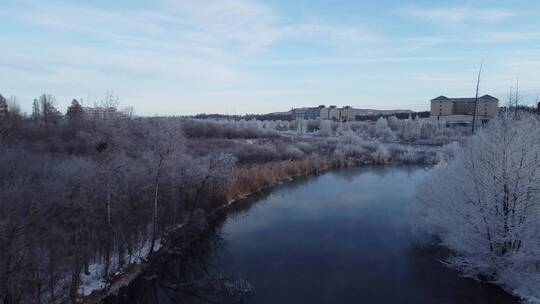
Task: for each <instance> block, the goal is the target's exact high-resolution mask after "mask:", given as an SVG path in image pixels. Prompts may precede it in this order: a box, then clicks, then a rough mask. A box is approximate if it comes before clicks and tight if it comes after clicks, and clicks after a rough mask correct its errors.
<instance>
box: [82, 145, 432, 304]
mask: <svg viewBox="0 0 540 304" xmlns="http://www.w3.org/2000/svg"><path fill="white" fill-rule="evenodd" d="M394 155H401V154H395V153H394ZM413 159H423V158H420V157H416V158H413ZM397 163H403V159H401V158H397V157H394V160H390V159H386V160H385V161H384V162H381V159H380V158H376V157H373V158H367V157H363V158H353V157H349V158H346V159H337V158H334V159H321V158H320V157H312V158H307V159H303V160H297V161H294V160H292V161H278V162H271V163H265V164H256V165H251V166H244V167H241V168H238V169H237V170H236V171H235V179H234V180H235V182H234V184H231V186H230V187H229V189H228V190H227V191H226V192H225V193H226V195H225V199H224V200H223V201H222V203H221V204H217V207H215V208H214V209H212V210H210V211H209V212H205V211H203V210H202V209H199V210H197V211H196V212H193V213H192V216H190V217H188V218H186V220H185V221H184V222H183V223H182V224H180V225H179V226H178V227H177V228H176V229H174V230H172V231H170V232H169V233H167V234H166V235H165V236H164V237H163V238H162V239H161V245H162V247H161V248H160V249H159V250H158V251H157V252H155V253H153V254H152V255H150V256H147V257H145V258H144V259H142V260H140V261H139V262H137V263H133V264H131V265H128V266H127V267H125V268H124V269H125V270H124V271H121V272H119V273H117V274H116V275H115V276H114V279H113V280H111V282H110V283H109V284H108V285H107V287H106V288H104V289H101V290H95V291H93V292H92V293H91V294H90V295H88V296H82V297H81V298H80V300H79V301H80V302H83V303H88V304H94V303H100V302H101V301H102V300H103V299H105V298H107V297H109V296H111V295H114V294H116V293H117V292H118V291H119V290H120V289H121V288H123V287H125V286H127V285H129V283H130V282H131V281H133V280H134V279H135V278H137V277H138V276H140V275H142V274H144V273H145V271H146V270H148V269H150V268H152V265H154V264H155V263H156V262H159V261H160V260H161V259H163V258H166V257H170V256H175V255H179V254H181V252H182V251H183V250H184V249H185V248H186V246H189V244H191V243H193V242H196V241H197V240H199V239H200V238H201V237H202V236H203V235H205V233H207V232H208V229H209V227H211V226H212V224H211V223H212V222H214V221H216V219H218V218H219V217H220V216H223V215H224V214H226V213H227V211H228V209H229V208H231V207H233V206H234V205H236V204H238V203H240V202H241V201H242V200H245V199H247V198H249V197H250V196H252V195H254V194H256V193H260V192H261V191H263V190H265V189H269V188H272V187H275V186H276V185H278V184H280V183H283V182H286V181H288V180H292V179H296V178H300V177H304V176H308V175H311V174H319V173H321V172H326V171H328V170H332V169H337V168H345V167H352V166H363V165H373V164H379V165H383V164H387V165H391V164H397Z"/></svg>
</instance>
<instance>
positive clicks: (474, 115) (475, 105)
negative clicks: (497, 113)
mask: <svg viewBox="0 0 540 304" xmlns="http://www.w3.org/2000/svg"><path fill="white" fill-rule="evenodd" d="M483 65H484V62H483V61H482V63H480V69H479V70H478V79H477V80H476V95H475V97H474V109H473V118H472V133H473V134H474V129H475V126H476V107H477V106H478V89H479V88H480V75H481V74H482V66H483Z"/></svg>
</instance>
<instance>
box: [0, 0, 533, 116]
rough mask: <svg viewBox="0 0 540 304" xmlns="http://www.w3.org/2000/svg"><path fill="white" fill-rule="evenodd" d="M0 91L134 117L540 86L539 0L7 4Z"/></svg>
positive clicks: (411, 101)
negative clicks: (111, 108) (102, 104)
mask: <svg viewBox="0 0 540 304" xmlns="http://www.w3.org/2000/svg"><path fill="white" fill-rule="evenodd" d="M0 7H1V9H0V20H2V22H1V25H0V37H1V41H2V43H1V45H2V46H1V47H0V93H1V94H2V95H4V96H12V95H15V96H17V98H18V100H19V102H20V104H21V106H22V108H23V110H26V111H30V106H31V102H32V100H33V99H34V98H35V97H37V96H38V95H39V94H41V93H47V94H53V95H54V96H55V97H56V101H57V102H56V104H57V107H58V108H59V110H61V111H65V109H66V107H67V106H68V104H69V103H70V102H71V100H72V99H73V98H77V99H79V100H80V99H82V101H83V103H84V104H85V105H90V106H91V105H93V104H94V103H95V102H96V100H99V99H100V98H101V97H102V96H104V95H105V93H106V92H107V91H113V92H114V93H115V94H117V95H118V96H119V98H120V102H121V105H123V106H133V107H134V108H135V113H136V114H138V115H188V114H197V113H224V114H245V113H268V112H275V111H287V110H289V109H291V108H292V107H301V106H317V105H319V104H326V105H330V104H333V105H338V106H342V105H351V106H353V107H356V108H376V109H412V110H428V109H429V100H430V99H432V98H434V97H437V96H439V95H446V96H449V97H471V96H474V94H475V86H476V77H477V73H478V69H479V66H480V65H481V64H482V63H483V71H482V78H481V84H480V94H490V95H493V96H495V97H498V98H499V99H500V100H501V104H503V103H504V102H505V99H506V96H507V94H508V92H509V90H510V89H511V87H515V86H516V85H517V84H518V83H519V89H520V92H521V93H522V94H523V96H524V97H523V102H524V103H525V104H533V102H534V101H535V100H536V98H537V96H538V95H540V18H539V16H540V1H532V0H529V1H486V0H478V1H425V0H424V1H397V0H392V1H390V0H379V1H356V0H355V1H353V0H350V1H335V0H294V1H290V0H276V1H263V0H147V1H142V0H115V1H106V0H93V1H79V0H73V1H55V0H47V1H42V0H40V1H33V0H0Z"/></svg>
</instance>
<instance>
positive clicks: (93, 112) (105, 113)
mask: <svg viewBox="0 0 540 304" xmlns="http://www.w3.org/2000/svg"><path fill="white" fill-rule="evenodd" d="M82 111H83V114H84V116H85V117H89V118H90V117H96V118H101V119H114V118H122V117H124V116H125V115H124V114H123V113H122V112H118V111H117V110H116V108H114V107H109V108H103V107H93V108H92V107H82Z"/></svg>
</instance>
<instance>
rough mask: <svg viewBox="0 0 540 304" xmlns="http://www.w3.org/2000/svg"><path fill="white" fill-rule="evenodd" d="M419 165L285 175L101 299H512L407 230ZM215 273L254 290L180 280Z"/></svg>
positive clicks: (164, 300) (143, 301) (160, 301)
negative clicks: (200, 237) (180, 250)
mask: <svg viewBox="0 0 540 304" xmlns="http://www.w3.org/2000/svg"><path fill="white" fill-rule="evenodd" d="M424 174H425V169H423V168H419V167H410V166H409V167H405V166H404V167H373V168H354V169H345V170H340V171H336V172H332V173H328V174H324V175H320V176H316V177H311V178H309V179H303V180H296V181H292V182H290V183H286V184H284V185H282V186H280V187H277V188H275V189H274V190H273V191H267V192H265V193H262V194H260V195H259V196H257V197H254V198H251V199H250V200H247V201H245V202H243V203H241V204H238V205H236V208H235V210H233V211H232V212H231V213H230V214H229V215H228V216H227V219H226V220H225V222H224V223H221V224H219V225H218V226H217V227H216V228H215V231H214V232H213V233H212V234H211V235H210V236H209V237H208V238H207V239H205V241H203V242H201V244H199V246H195V247H194V248H190V250H189V254H186V255H184V256H182V257H177V258H174V259H171V260H169V261H167V262H166V263H164V265H162V267H159V268H160V269H159V270H156V271H155V272H154V275H153V276H148V275H147V276H146V277H145V278H140V279H139V280H137V281H136V282H134V283H133V284H132V286H130V288H127V289H126V290H125V291H124V295H123V297H124V299H129V300H130V301H118V299H120V298H121V297H118V298H116V300H117V301H116V302H114V301H112V302H109V303H231V302H236V301H242V302H244V303H352V302H360V303H517V301H516V299H514V298H513V297H511V296H509V295H508V294H506V293H505V292H503V291H502V290H500V289H499V288H497V287H495V286H492V285H489V284H484V283H480V282H476V281H474V280H471V279H465V278H462V277H460V276H459V274H458V273H456V272H455V271H453V270H450V269H447V268H445V267H444V266H443V265H442V264H441V263H440V262H439V261H440V260H441V259H444V257H445V256H446V254H447V252H445V251H444V250H441V249H440V248H439V247H437V246H432V245H430V244H429V243H426V242H423V241H421V242H419V241H418V239H417V238H416V237H415V235H413V234H412V233H411V225H410V220H409V216H408V212H407V209H408V207H409V205H410V203H411V201H412V197H413V191H414V187H415V184H416V183H417V182H418V181H419V179H420V178H421V177H423V176H424ZM215 276H218V277H219V278H223V279H226V280H232V281H235V280H238V279H239V278H242V279H245V280H246V281H247V282H249V284H250V286H252V288H253V289H252V291H251V292H250V294H249V295H248V296H247V297H246V296H245V294H244V293H242V292H240V293H238V294H235V295H233V296H230V295H229V294H227V293H223V292H216V290H218V291H223V289H220V288H216V286H214V285H212V284H207V283H201V284H187V285H186V283H189V282H194V281H197V280H203V281H204V279H205V278H206V279H208V278H209V277H215ZM201 278H202V279H201ZM240 282H243V281H240ZM188 285H189V288H187V291H186V290H185V289H186V288H185V287H186V286H188ZM246 286H247V285H246ZM178 287H182V288H180V289H179V288H178ZM227 301H228V302H227Z"/></svg>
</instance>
